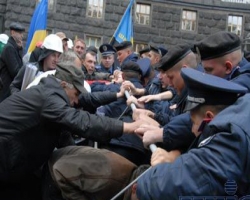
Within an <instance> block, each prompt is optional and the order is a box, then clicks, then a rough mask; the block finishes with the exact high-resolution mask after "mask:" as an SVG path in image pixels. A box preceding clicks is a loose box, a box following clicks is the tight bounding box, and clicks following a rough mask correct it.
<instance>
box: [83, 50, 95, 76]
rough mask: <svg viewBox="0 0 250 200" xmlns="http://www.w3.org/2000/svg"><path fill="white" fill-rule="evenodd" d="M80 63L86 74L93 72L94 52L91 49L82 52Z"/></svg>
mask: <svg viewBox="0 0 250 200" xmlns="http://www.w3.org/2000/svg"><path fill="white" fill-rule="evenodd" d="M82 63H83V65H84V67H85V68H86V70H87V72H88V74H90V75H91V74H93V73H94V72H95V65H96V54H95V53H94V52H92V51H87V52H86V53H85V54H83V57H82Z"/></svg>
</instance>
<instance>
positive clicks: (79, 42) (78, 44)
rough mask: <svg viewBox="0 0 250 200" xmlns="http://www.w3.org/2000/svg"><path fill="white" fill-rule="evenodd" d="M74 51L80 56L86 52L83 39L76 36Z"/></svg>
mask: <svg viewBox="0 0 250 200" xmlns="http://www.w3.org/2000/svg"><path fill="white" fill-rule="evenodd" d="M73 50H74V52H76V53H77V54H78V55H79V56H80V57H82V56H83V54H84V53H85V52H86V44H85V42H84V40H83V39H81V38H77V39H75V41H74V47H73Z"/></svg>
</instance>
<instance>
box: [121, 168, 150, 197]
mask: <svg viewBox="0 0 250 200" xmlns="http://www.w3.org/2000/svg"><path fill="white" fill-rule="evenodd" d="M149 167H150V165H140V166H139V167H138V168H136V169H135V170H134V171H133V173H132V176H131V178H130V181H129V182H132V181H133V180H135V179H136V178H137V177H138V176H140V175H141V174H142V173H144V172H145V171H146V170H147V169H148V168H149ZM136 187H137V183H134V184H133V185H132V186H131V187H130V188H128V189H127V190H126V191H125V193H124V198H123V200H138V199H137V197H136Z"/></svg>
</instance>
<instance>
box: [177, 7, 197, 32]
mask: <svg viewBox="0 0 250 200" xmlns="http://www.w3.org/2000/svg"><path fill="white" fill-rule="evenodd" d="M196 16H197V12H195V11H190V10H183V11H182V24H181V29H182V30H185V31H196V20H197V17H196Z"/></svg>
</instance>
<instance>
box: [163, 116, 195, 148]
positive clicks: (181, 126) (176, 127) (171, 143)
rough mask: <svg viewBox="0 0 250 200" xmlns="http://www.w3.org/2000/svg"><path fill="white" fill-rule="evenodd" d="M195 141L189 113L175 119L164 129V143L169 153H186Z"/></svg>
mask: <svg viewBox="0 0 250 200" xmlns="http://www.w3.org/2000/svg"><path fill="white" fill-rule="evenodd" d="M194 139H195V135H194V134H193V133H192V121H191V117H190V114H189V113H184V114H181V115H178V116H175V117H173V118H172V119H171V120H170V122H169V123H168V124H166V125H165V126H164V127H163V143H164V148H165V149H166V150H167V151H171V150H174V149H179V150H181V151H182V152H184V151H186V150H187V149H188V147H189V146H190V145H191V144H192V142H193V141H194Z"/></svg>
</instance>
